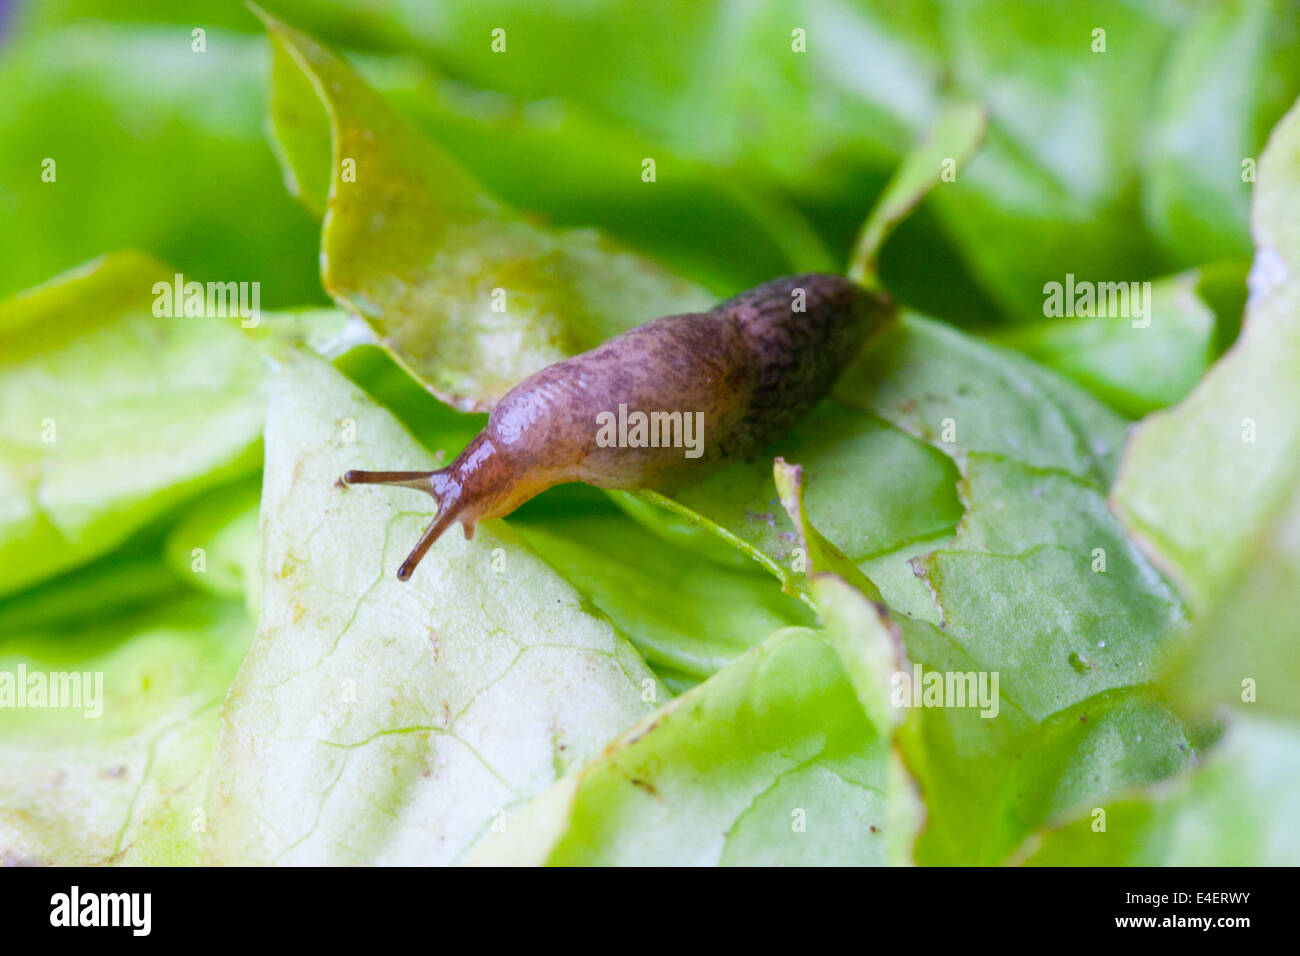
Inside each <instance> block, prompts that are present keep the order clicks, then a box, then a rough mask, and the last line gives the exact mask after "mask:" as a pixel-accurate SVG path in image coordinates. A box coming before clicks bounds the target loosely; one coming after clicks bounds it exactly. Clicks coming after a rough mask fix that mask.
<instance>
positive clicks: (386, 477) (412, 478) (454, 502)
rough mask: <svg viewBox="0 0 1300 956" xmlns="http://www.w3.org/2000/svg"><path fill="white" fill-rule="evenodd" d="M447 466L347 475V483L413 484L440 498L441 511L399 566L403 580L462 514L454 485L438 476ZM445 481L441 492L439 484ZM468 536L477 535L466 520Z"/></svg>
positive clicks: (400, 579) (471, 524) (403, 486)
mask: <svg viewBox="0 0 1300 956" xmlns="http://www.w3.org/2000/svg"><path fill="white" fill-rule="evenodd" d="M446 472H447V469H445V468H444V469H442V470H440V471H349V472H348V473H347V474H345V475H344V476H343V483H344V484H347V485H394V486H396V487H399V488H413V489H415V490H416V491H423V492H425V493H426V494H428V495H430V496H431V497H432V498H433V500H434V501H436V502H438V514H437V516H436V517H435V518H434V519H433V521H432V522H430V523H429V526H428V527H427V528H425V529H424V533H423V534H421V535H420V540H419V541H417V542H416V543H415V547H414V548H412V549H411V553H410V554H409V555H407V557H406V560H405V561H403V562H402V566H401V567H400V568H398V569H397V579H398V580H399V581H409V580H410V578H411V575H412V574H414V573H415V569H416V567H417V566H418V565H419V564H420V562H421V561H422V560H424V556H425V555H426V554H428V552H429V549H430V548H431V547H433V543H434V542H435V541H437V540H438V539H439V538H440V537H442V533H443V532H444V531H446V530H447V529H448V528H450V527H451V525H452V524H453V523H454V522H455V521H456V520H457V519H458V518H459V517H460V511H461V508H460V504H459V500H458V499H459V495H458V494H456V493H448V492H449V490H450V488H451V487H455V486H454V485H452V486H447V484H446V483H445V482H439V481H437V480H436V479H437V478H438V477H442V476H444V475H445V474H446ZM438 485H444V488H443V490H442V492H441V493H439V491H438V489H437V486H438ZM464 527H465V537H467V538H472V537H474V523H473V522H472V521H471V522H466V523H465V525H464Z"/></svg>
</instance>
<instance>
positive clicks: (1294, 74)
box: [1142, 0, 1300, 265]
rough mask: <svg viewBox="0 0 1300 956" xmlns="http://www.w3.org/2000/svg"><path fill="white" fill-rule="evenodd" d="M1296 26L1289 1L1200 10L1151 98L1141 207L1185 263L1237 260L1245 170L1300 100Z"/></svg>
mask: <svg viewBox="0 0 1300 956" xmlns="http://www.w3.org/2000/svg"><path fill="white" fill-rule="evenodd" d="M1297 63H1300V21H1298V20H1297V17H1296V8H1295V4H1294V3H1292V2H1290V0H1225V2H1223V3H1214V4H1208V5H1206V6H1205V7H1203V8H1202V9H1200V10H1199V11H1197V14H1196V16H1195V19H1194V20H1193V21H1192V22H1191V23H1190V24H1189V25H1188V26H1187V27H1186V28H1185V29H1184V30H1183V31H1182V32H1181V33H1180V35H1179V36H1178V38H1177V39H1176V40H1175V41H1174V44H1173V46H1172V48H1171V50H1170V54H1169V62H1168V65H1167V66H1166V67H1165V68H1164V70H1163V71H1162V75H1161V77H1160V82H1159V84H1158V88H1157V93H1156V104H1155V111H1154V119H1155V129H1154V132H1153V134H1151V139H1152V140H1153V142H1152V144H1151V145H1152V149H1151V151H1150V155H1149V156H1148V158H1147V160H1146V162H1145V164H1144V167H1143V171H1142V175H1143V194H1142V206H1143V211H1144V212H1145V214H1146V220H1147V222H1148V224H1149V225H1150V226H1151V228H1152V231H1153V232H1154V233H1155V234H1156V236H1157V237H1158V238H1159V240H1160V241H1161V242H1162V243H1163V244H1164V245H1165V247H1166V248H1167V249H1168V250H1169V251H1170V253H1171V254H1172V255H1173V256H1174V257H1175V258H1176V260H1177V261H1178V262H1179V263H1181V264H1185V265H1191V264H1194V263H1199V262H1209V261H1212V260H1214V259H1221V258H1229V257H1245V256H1248V255H1249V254H1250V252H1251V243H1250V231H1249V211H1250V209H1249V207H1250V189H1251V187H1250V183H1252V182H1254V181H1255V177H1254V175H1253V173H1254V170H1253V169H1252V168H1251V167H1253V165H1254V162H1255V160H1256V159H1258V157H1259V154H1260V150H1261V149H1263V147H1264V141H1265V139H1266V138H1267V137H1268V133H1269V130H1270V129H1271V128H1272V127H1273V125H1274V124H1275V123H1276V122H1277V120H1278V118H1279V117H1280V116H1282V114H1283V113H1285V112H1286V110H1287V108H1288V107H1289V106H1290V105H1291V103H1292V102H1294V100H1295V97H1296V94H1297V93H1300V70H1297V69H1296V64H1297Z"/></svg>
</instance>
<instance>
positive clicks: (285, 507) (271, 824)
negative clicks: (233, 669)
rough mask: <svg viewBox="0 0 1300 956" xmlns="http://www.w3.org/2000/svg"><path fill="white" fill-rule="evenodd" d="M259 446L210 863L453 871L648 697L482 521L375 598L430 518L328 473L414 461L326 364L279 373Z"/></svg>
mask: <svg viewBox="0 0 1300 956" xmlns="http://www.w3.org/2000/svg"><path fill="white" fill-rule="evenodd" d="M266 448H267V461H266V469H265V478H264V486H263V494H262V507H261V522H262V545H263V553H262V581H263V590H262V599H261V609H262V611H261V618H260V620H259V622H258V632H257V637H256V638H255V640H254V643H253V647H252V650H251V651H250V652H249V654H248V657H247V658H246V659H245V661H244V665H243V667H242V668H241V670H240V673H239V676H238V678H237V679H236V680H235V682H234V684H233V686H232V688H231V691H230V696H229V699H228V700H227V703H226V707H225V710H224V711H223V715H222V735H221V742H220V746H219V748H218V751H217V756H216V761H215V764H214V768H213V772H212V776H211V780H212V784H211V790H210V792H209V796H208V802H207V807H208V819H209V826H208V830H207V833H206V835H205V848H206V858H207V859H208V860H209V861H210V862H216V863H272V862H277V863H296V864H306V863H313V864H315V863H319V864H326V863H425V864H431V863H440V862H441V863H446V862H451V861H454V860H456V859H458V858H459V857H460V856H462V855H463V854H464V853H465V851H466V850H468V849H469V848H470V847H471V846H472V845H473V844H474V842H475V841H476V840H477V839H479V838H480V837H481V836H482V835H483V834H484V833H486V832H488V831H489V829H490V828H491V827H492V825H493V823H494V822H495V821H496V820H497V819H499V818H500V817H501V815H502V814H504V812H505V811H506V810H508V809H510V808H511V807H512V806H514V805H516V804H519V803H522V802H524V801H526V800H528V799H529V798H531V797H533V796H535V795H536V794H537V793H539V792H541V791H542V790H543V789H545V788H546V787H547V786H548V785H550V784H551V783H552V782H553V781H554V780H555V779H556V778H557V777H560V776H562V775H563V774H564V773H565V772H566V771H567V770H568V769H570V768H571V767H573V766H576V765H579V764H581V763H582V762H583V761H585V760H586V759H587V758H588V757H589V756H590V755H591V754H592V753H593V752H594V751H595V750H597V749H598V748H599V747H600V746H601V745H602V744H604V743H605V742H606V741H607V740H608V739H610V738H611V737H612V736H614V735H615V734H616V733H617V732H618V731H620V730H622V729H623V728H624V727H626V726H628V725H629V724H631V723H632V722H633V721H635V720H636V719H637V718H639V717H640V716H641V715H642V714H644V713H645V712H646V711H647V710H649V709H650V705H651V704H652V703H653V702H654V701H655V700H657V699H659V698H661V697H664V696H666V691H664V689H663V688H662V686H661V685H660V684H659V683H658V682H657V681H656V680H655V679H654V677H653V676H652V675H651V673H650V671H649V670H648V669H647V668H646V666H645V664H644V663H643V662H642V661H641V659H640V658H639V657H638V656H637V654H636V652H635V651H634V650H633V649H632V648H631V647H630V646H629V645H628V644H627V642H626V641H625V640H624V639H623V637H622V636H621V635H619V634H618V633H617V632H616V631H615V630H614V628H613V627H612V626H611V625H610V624H609V622H608V620H607V619H606V618H604V617H603V616H601V615H599V614H598V613H595V612H593V611H592V610H591V609H590V608H589V605H587V604H586V603H585V602H584V600H583V598H582V596H581V595H580V594H579V593H578V592H577V591H575V590H574V589H573V588H572V587H570V586H569V585H568V584H566V583H565V582H564V581H563V580H562V579H560V578H559V577H557V576H556V575H555V573H554V572H553V571H552V570H551V569H550V568H549V567H548V566H547V565H546V564H545V563H544V562H543V561H541V560H540V559H539V558H538V557H537V556H536V555H535V554H533V553H532V552H531V551H530V550H528V548H527V547H526V546H524V545H523V543H522V542H521V541H520V540H519V538H518V537H517V535H516V534H515V533H514V532H513V531H511V529H510V528H509V527H507V526H506V525H505V524H504V523H502V522H486V523H484V524H483V525H482V526H480V527H479V529H478V532H477V534H476V535H475V537H474V539H473V541H466V540H464V538H463V537H462V536H461V535H460V534H458V533H452V534H449V535H447V536H446V537H444V538H443V539H442V540H441V541H440V542H439V543H438V545H437V546H436V547H435V548H434V549H433V550H432V551H431V552H430V553H429V554H428V556H426V558H425V559H424V562H423V564H421V566H420V567H419V569H418V572H417V573H416V575H415V576H414V577H413V578H412V580H411V581H410V582H408V583H405V584H404V583H401V582H399V581H397V579H396V575H395V572H396V568H397V566H398V564H399V563H400V560H401V557H402V556H403V555H405V553H406V551H407V550H408V549H409V548H410V546H411V544H412V543H413V542H414V541H415V539H416V537H417V536H418V534H419V531H420V528H421V526H422V524H423V523H424V522H425V521H426V520H427V519H428V518H429V511H430V510H431V509H430V508H428V507H426V506H425V505H424V504H422V499H419V498H417V497H416V496H415V495H414V494H413V493H412V492H411V491H409V490H406V489H382V488H346V487H344V486H342V485H341V483H340V482H339V476H340V475H342V474H343V472H344V471H346V470H347V469H349V468H355V467H362V468H365V467H371V466H380V465H384V466H393V465H395V464H398V465H407V466H410V467H418V466H420V465H422V464H424V463H426V462H428V460H429V457H430V456H429V453H428V452H427V451H425V450H423V449H422V448H421V447H420V446H419V445H418V444H416V442H415V441H414V439H412V438H411V437H410V436H409V435H408V434H406V433H405V432H404V431H403V429H402V428H401V426H400V425H398V424H397V423H396V422H395V421H394V420H393V418H392V417H391V416H390V415H389V414H388V413H387V412H385V411H383V410H382V409H380V408H378V407H377V406H376V405H375V404H374V403H373V402H372V401H371V400H370V399H369V398H368V397H367V396H366V395H365V394H364V393H363V392H361V391H360V390H359V389H358V388H356V387H355V386H354V385H352V384H350V383H349V382H348V381H347V380H346V379H344V378H343V377H342V375H340V374H339V373H338V372H337V371H336V370H334V369H333V368H332V367H331V366H329V365H328V364H326V363H323V362H321V361H320V360H319V359H315V358H311V357H308V356H306V355H303V354H294V353H288V354H287V355H286V356H285V357H284V358H283V359H282V367H281V371H280V373H279V375H278V376H277V377H276V381H275V385H274V388H273V395H272V401H271V410H270V416H269V419H268V422H267V429H266ZM402 509H409V510H402Z"/></svg>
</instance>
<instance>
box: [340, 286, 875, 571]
mask: <svg viewBox="0 0 1300 956" xmlns="http://www.w3.org/2000/svg"><path fill="white" fill-rule="evenodd" d="M892 314H893V306H892V304H891V303H890V302H889V301H888V300H887V299H886V298H885V297H884V296H883V295H881V294H879V293H876V292H871V291H868V290H867V289H865V288H863V287H861V286H859V285H858V284H856V283H854V282H852V281H850V280H849V279H845V278H843V277H841V276H832V275H816V274H808V275H799V276H790V277H788V278H784V279H777V280H775V281H772V282H768V283H765V284H764V285H761V286H758V287H757V288H755V289H751V290H749V291H747V292H742V293H741V294H740V295H737V296H735V297H733V298H731V299H728V300H726V301H725V302H722V303H721V304H719V305H717V306H715V307H714V308H713V309H711V310H710V311H708V312H703V313H698V314H693V315H673V316H668V317H667V318H662V319H657V320H655V321H653V322H648V323H646V324H645V325H641V326H637V327H636V328H634V329H630V330H628V331H627V332H624V333H622V334H621V335H618V336H616V337H614V338H612V339H610V340H609V341H607V342H605V343H604V344H602V345H600V346H598V347H597V348H594V349H592V350H591V351H589V352H583V353H582V354H580V355H575V356H573V357H572V358H569V359H565V360H564V361H562V362H557V363H555V364H554V365H550V366H547V367H546V368H544V369H542V370H541V371H539V372H536V373H535V374H533V375H531V376H529V377H528V378H526V379H524V380H523V381H522V382H520V383H519V384H518V385H516V386H515V387H514V388H513V389H511V390H510V391H509V392H508V393H506V395H505V396H504V397H503V398H502V399H501V401H500V402H499V403H498V404H497V406H496V407H495V408H494V409H493V410H492V414H491V415H490V416H489V418H488V423H487V426H486V427H485V428H484V429H483V431H482V432H480V433H479V434H478V436H477V437H476V438H475V439H474V440H473V441H471V442H470V443H469V445H468V446H466V448H465V450H464V451H462V452H461V453H460V455H459V456H458V457H457V458H456V460H455V461H454V462H452V463H451V464H450V465H448V466H447V467H446V468H442V469H440V470H438V471H349V472H348V473H347V474H346V475H344V477H343V480H344V481H345V482H346V483H347V484H350V485H353V484H383V485H401V486H404V487H408V488H416V489H419V490H421V491H425V492H427V493H429V494H430V495H432V496H433V498H434V500H435V501H437V503H438V513H437V516H436V517H435V519H434V521H433V522H432V523H431V524H430V525H429V527H428V528H426V529H425V531H424V534H423V535H421V537H420V540H419V543H418V544H416V546H415V549H414V550H413V551H412V552H411V554H410V556H409V557H407V559H406V560H405V561H404V562H403V563H402V566H401V568H400V569H399V570H398V572H397V577H398V578H399V579H400V580H403V581H405V580H407V579H408V578H410V576H411V573H412V572H413V571H414V570H415V567H416V565H418V564H419V563H420V560H421V559H422V558H423V557H424V555H425V553H426V552H427V551H428V550H429V548H430V547H431V546H432V545H433V543H434V542H435V541H437V540H438V538H439V536H440V535H441V534H442V533H443V532H444V531H446V530H447V528H449V527H450V526H451V525H452V523H453V522H456V521H459V522H460V523H461V525H462V526H463V528H464V531H465V536H466V537H467V538H468V537H472V536H473V534H474V525H475V522H477V521H479V520H482V519H485V518H499V517H502V516H504V515H507V514H509V513H510V512H511V511H513V510H514V509H515V508H517V507H519V506H520V505H521V504H523V503H524V502H525V501H527V500H528V499H530V498H532V497H533V496H534V495H537V494H539V493H540V492H542V491H545V490H546V489H547V488H550V487H552V486H553V485H558V484H562V483H564V482H569V481H583V482H586V483H587V484H590V485H596V486H597V487H600V488H649V489H653V490H656V491H661V492H671V491H672V490H674V489H675V488H678V487H680V486H682V485H684V484H688V483H691V482H693V481H695V480H697V479H698V478H701V477H703V476H704V475H705V474H707V473H708V472H709V471H710V470H711V467H712V466H715V465H717V464H720V463H722V462H725V461H728V460H733V459H737V458H744V457H746V456H748V455H749V454H751V453H752V452H754V451H755V450H757V449H758V448H760V447H761V446H762V445H764V444H765V443H767V442H768V441H771V440H772V439H774V438H777V437H779V436H780V435H781V433H783V432H784V431H786V429H788V428H789V427H790V426H791V425H792V424H794V422H796V421H797V420H798V419H800V418H801V417H803V416H804V415H806V414H807V413H808V412H810V411H811V410H812V408H813V406H814V405H816V404H817V402H818V401H820V400H821V399H822V397H823V396H825V395H826V394H827V393H828V392H829V391H830V388H831V386H832V385H833V384H834V382H835V379H836V378H837V377H838V376H839V374H840V372H841V371H843V369H844V367H845V366H846V365H847V364H848V362H849V360H850V359H852V358H853V356H854V355H855V354H856V353H857V351H858V348H859V346H861V345H862V343H863V341H864V340H865V339H866V338H867V336H868V335H869V334H871V333H872V332H874V331H875V330H876V329H878V328H879V327H880V326H882V325H883V324H884V323H885V322H886V321H887V320H888V318H889V317H890V316H891V315H892ZM692 452H694V454H692Z"/></svg>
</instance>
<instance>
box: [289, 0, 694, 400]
mask: <svg viewBox="0 0 1300 956" xmlns="http://www.w3.org/2000/svg"><path fill="white" fill-rule="evenodd" d="M263 16H264V18H265V20H266V24H267V29H268V31H269V32H270V34H271V38H272V47H273V50H274V67H273V84H274V89H273V94H272V119H273V122H274V124H275V129H276V131H277V137H278V143H279V148H280V154H281V158H282V161H283V162H284V164H285V166H286V170H287V172H288V174H289V175H290V177H291V184H292V185H293V186H294V187H295V188H296V190H297V191H298V192H299V194H300V195H302V196H303V197H304V201H305V202H306V203H307V204H308V206H309V207H311V208H313V209H316V210H320V209H322V208H325V207H326V206H328V215H327V216H326V219H325V227H324V231H323V236H322V247H321V250H322V251H321V256H322V270H323V280H324V283H325V287H326V289H327V290H328V291H329V292H330V294H331V295H333V296H334V298H335V300H336V301H337V302H338V303H339V304H340V305H342V306H344V307H346V308H348V309H349V310H350V311H352V312H353V313H355V314H357V315H360V316H362V317H363V318H364V319H366V321H367V322H368V323H369V324H370V325H371V327H372V328H373V329H374V330H375V332H376V334H377V335H378V336H379V337H380V340H381V343H382V344H383V345H384V346H385V347H387V348H388V349H390V350H391V351H392V353H393V354H394V356H395V357H396V358H397V359H398V360H399V361H400V362H401V363H402V364H403V365H404V366H406V367H407V368H408V369H409V370H410V371H411V372H412V374H414V375H415V376H416V377H417V378H419V379H420V380H421V381H422V382H424V383H425V385H426V386H427V387H428V388H429V389H430V390H431V391H432V392H434V393H435V394H436V395H438V396H439V397H440V398H442V399H444V400H445V401H447V402H448V403H450V404H452V405H454V406H456V407H458V408H462V409H466V410H484V409H487V408H490V407H491V405H492V404H493V403H494V402H495V400H496V399H497V398H499V397H500V396H501V395H502V394H504V393H505V392H506V391H507V390H508V389H509V388H510V387H511V386H512V385H514V384H515V383H516V382H518V381H519V380H521V379H523V378H525V377H526V376H528V375H529V374H531V373H532V372H534V371H536V370H537V369H539V368H542V367H543V366H545V365H549V364H551V363H553V362H555V361H558V360H559V359H561V358H564V357H566V356H568V355H570V354H573V353H575V352H580V351H584V350H586V349H588V348H592V347H594V346H595V345H597V344H598V343H600V342H602V341H604V340H605V339H606V338H609V337H610V336H612V335H614V334H616V333H618V332H621V331H624V330H625V329H628V328H631V327H632V326H634V325H637V324H639V323H641V322H644V321H647V320H649V319H653V318H657V317H658V316H661V315H669V314H672V313H675V312H690V311H697V310H699V309H702V308H707V307H708V305H709V304H711V303H710V297H709V296H708V295H707V294H705V293H704V291H703V290H702V289H700V288H699V287H697V286H694V285H693V284H691V283H689V282H686V281H684V280H681V279H677V278H675V277H673V276H672V275H670V274H669V273H667V272H666V271H664V270H662V269H660V268H658V267H656V266H654V265H652V264H651V263H649V262H648V261H647V260H644V259H642V258H640V257H638V256H636V255H634V254H633V253H631V252H628V251H626V250H624V249H622V248H620V247H617V246H616V245H615V244H613V243H612V242H611V241H609V240H607V239H605V238H603V237H602V236H600V235H599V234H597V233H595V232H592V231H586V230H584V231H572V232H566V233H557V232H552V231H549V230H546V229H544V228H542V227H540V226H538V225H535V224H533V223H532V222H530V221H529V220H528V219H526V218H524V217H523V216H522V215H521V214H519V213H516V212H514V211H513V210H511V209H509V208H508V207H507V206H506V205H505V204H504V203H503V202H501V201H500V200H498V199H496V198H495V197H493V196H492V195H490V194H489V193H488V192H487V191H486V190H484V189H483V188H482V187H481V186H480V185H479V184H478V183H477V182H476V181H475V180H474V178H473V177H472V176H471V175H470V174H469V173H468V172H467V171H465V170H464V169H463V168H462V167H461V166H460V165H459V164H458V163H456V162H455V161H454V160H453V159H452V158H451V157H450V156H449V155H447V154H446V153H445V152H444V151H443V150H441V149H440V148H439V147H438V146H436V145H435V144H434V143H433V142H432V141H430V140H429V139H428V138H427V137H426V136H425V135H424V134H423V133H422V132H421V131H420V130H419V129H418V128H417V127H414V126H412V125H410V124H409V123H408V122H407V121H405V120H404V119H402V118H401V117H400V116H399V115H398V114H397V113H395V112H394V111H393V109H392V108H391V107H390V106H388V104H387V103H386V102H385V101H384V99H383V98H382V97H380V96H379V95H378V94H377V93H375V92H374V91H373V90H371V89H370V88H369V87H368V86H367V85H366V84H365V83H364V82H363V81H362V80H361V79H360V78H359V77H358V76H357V75H356V73H355V72H353V71H352V69H351V68H350V67H349V66H348V65H347V64H346V63H345V62H344V61H343V60H341V59H339V58H338V57H337V56H335V55H334V54H332V53H330V52H329V51H327V50H325V49H324V48H323V47H321V46H320V45H319V44H318V43H316V42H315V41H314V40H312V39H310V38H309V37H306V36H304V35H303V34H301V33H298V32H297V31H295V30H293V29H291V28H290V27H288V26H286V25H284V24H283V23H281V22H279V21H278V20H275V19H273V18H271V17H269V16H266V15H263ZM326 142H332V146H333V148H332V153H331V154H329V155H332V157H333V159H332V160H327V159H326V154H324V153H323V151H322V150H323V146H324V144H325V143H326ZM327 170H332V172H329V173H328V178H327V177H326V173H325V171H327ZM647 185H649V186H650V187H651V188H653V185H652V184H647ZM326 189H328V196H327V195H326ZM381 211H382V212H381Z"/></svg>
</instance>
